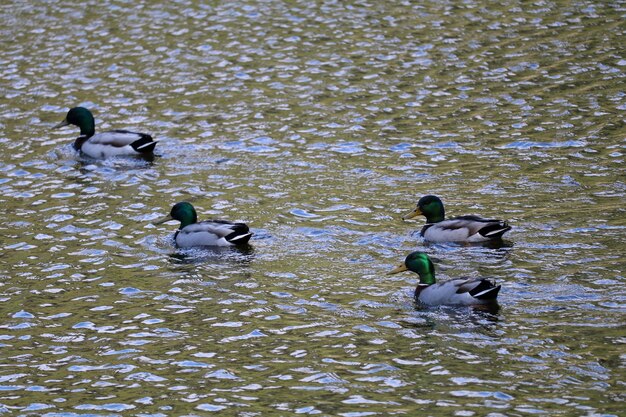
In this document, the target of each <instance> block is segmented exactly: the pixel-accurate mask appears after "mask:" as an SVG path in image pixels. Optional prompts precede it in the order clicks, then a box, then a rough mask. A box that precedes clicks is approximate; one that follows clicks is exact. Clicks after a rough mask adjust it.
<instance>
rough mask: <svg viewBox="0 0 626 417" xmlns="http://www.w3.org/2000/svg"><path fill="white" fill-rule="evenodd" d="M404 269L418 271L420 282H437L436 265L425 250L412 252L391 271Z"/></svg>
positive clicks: (394, 272)
mask: <svg viewBox="0 0 626 417" xmlns="http://www.w3.org/2000/svg"><path fill="white" fill-rule="evenodd" d="M402 271H413V272H415V273H417V274H418V275H419V276H420V284H427V285H431V284H434V283H435V265H433V262H432V261H431V260H430V258H429V257H428V255H427V254H425V253H424V252H417V251H416V252H411V253H410V254H409V256H407V257H406V259H405V260H404V263H403V264H402V265H400V266H399V267H397V268H395V269H394V270H392V271H390V272H389V273H390V274H397V273H398V272H402Z"/></svg>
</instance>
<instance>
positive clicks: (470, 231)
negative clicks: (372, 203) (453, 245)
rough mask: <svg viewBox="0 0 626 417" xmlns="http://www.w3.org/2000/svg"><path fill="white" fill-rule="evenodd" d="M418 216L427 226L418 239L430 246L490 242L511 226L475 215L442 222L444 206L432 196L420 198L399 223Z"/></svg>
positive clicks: (498, 237) (423, 228) (497, 238)
mask: <svg viewBox="0 0 626 417" xmlns="http://www.w3.org/2000/svg"><path fill="white" fill-rule="evenodd" d="M420 214H421V215H423V216H426V224H425V225H424V227H422V230H421V231H420V235H421V236H423V237H424V238H425V239H426V240H429V241H431V242H465V243H479V242H489V241H495V240H499V239H502V235H503V234H504V233H506V232H508V231H509V230H511V226H509V225H508V223H507V222H505V221H502V220H497V219H485V218H483V217H479V216H474V215H467V216H459V217H454V218H452V219H448V220H445V210H444V208H443V202H442V201H441V199H440V198H439V197H436V196H434V195H427V196H424V197H422V198H420V199H419V201H418V202H417V208H416V209H415V210H413V211H412V212H410V213H408V214H406V215H405V216H403V217H402V220H407V219H411V218H413V217H416V216H418V215H420Z"/></svg>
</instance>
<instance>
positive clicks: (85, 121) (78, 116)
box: [54, 107, 96, 137]
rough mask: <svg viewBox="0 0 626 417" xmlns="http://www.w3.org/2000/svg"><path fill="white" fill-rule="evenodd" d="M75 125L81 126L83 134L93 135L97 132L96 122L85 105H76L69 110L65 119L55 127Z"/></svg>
mask: <svg viewBox="0 0 626 417" xmlns="http://www.w3.org/2000/svg"><path fill="white" fill-rule="evenodd" d="M67 125H74V126H78V127H79V128H80V134H81V135H82V136H87V137H90V136H93V135H94V133H95V132H96V122H95V121H94V118H93V115H92V114H91V112H90V111H89V110H87V109H86V108H84V107H74V108H72V109H70V111H68V112H67V115H66V116H65V119H64V120H63V121H62V122H61V123H59V124H58V125H56V126H55V127H54V128H55V129H56V128H58V127H63V126H67Z"/></svg>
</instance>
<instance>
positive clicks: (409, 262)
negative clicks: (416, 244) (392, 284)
mask: <svg viewBox="0 0 626 417" xmlns="http://www.w3.org/2000/svg"><path fill="white" fill-rule="evenodd" d="M407 270H408V271H413V272H415V273H417V274H418V275H419V277H420V281H419V283H418V284H417V287H416V288H415V299H416V300H417V301H418V302H420V303H422V304H425V305H430V306H436V305H464V306H469V305H481V304H482V305H484V304H493V303H495V302H496V298H497V297H498V292H499V291H500V285H496V284H495V282H492V281H490V280H488V279H486V278H457V279H452V280H449V281H444V282H435V266H434V265H433V262H432V261H431V260H430V258H429V257H428V255H427V254H425V253H424V252H412V253H410V254H409V256H407V257H406V259H405V260H404V263H403V264H402V265H400V266H398V267H397V268H395V269H393V270H392V271H390V272H389V274H397V273H399V272H402V271H407Z"/></svg>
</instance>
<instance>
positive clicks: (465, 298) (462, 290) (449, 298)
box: [416, 278, 500, 306]
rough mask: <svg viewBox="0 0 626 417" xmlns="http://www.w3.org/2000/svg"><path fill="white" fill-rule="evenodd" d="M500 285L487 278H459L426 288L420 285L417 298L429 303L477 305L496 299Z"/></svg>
mask: <svg viewBox="0 0 626 417" xmlns="http://www.w3.org/2000/svg"><path fill="white" fill-rule="evenodd" d="M499 291H500V285H495V284H494V283H493V282H491V281H490V280H488V279H486V278H458V279H452V280H449V281H445V282H441V283H436V284H433V285H430V286H427V287H425V288H421V289H420V287H419V286H418V287H417V290H416V297H417V299H418V300H419V301H420V302H421V303H423V304H427V305H433V306H435V305H476V304H488V303H490V302H493V301H495V299H496V298H497V296H498V292H499Z"/></svg>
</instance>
